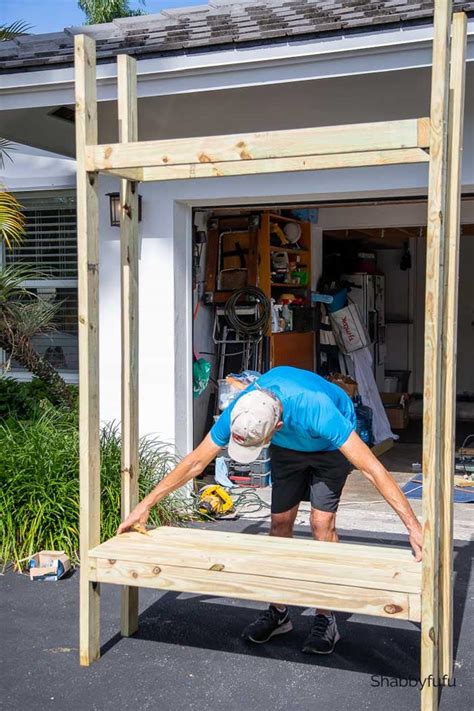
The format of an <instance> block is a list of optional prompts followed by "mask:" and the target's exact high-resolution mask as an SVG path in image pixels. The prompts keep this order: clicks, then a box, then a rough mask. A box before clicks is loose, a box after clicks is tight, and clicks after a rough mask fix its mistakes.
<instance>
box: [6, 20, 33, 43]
mask: <svg viewBox="0 0 474 711" xmlns="http://www.w3.org/2000/svg"><path fill="white" fill-rule="evenodd" d="M31 29H32V27H31V25H29V24H28V23H27V22H24V21H23V20H16V21H15V22H12V23H11V24H10V25H0V42H6V40H12V39H15V37H18V36H19V35H27V34H28V32H29V31H30V30H31Z"/></svg>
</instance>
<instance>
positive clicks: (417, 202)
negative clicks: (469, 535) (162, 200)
mask: <svg viewBox="0 0 474 711" xmlns="http://www.w3.org/2000/svg"><path fill="white" fill-rule="evenodd" d="M473 205H474V201H473V200H472V198H470V197H469V196H465V197H464V199H463V202H462V210H463V214H464V215H467V216H468V218H469V217H470V214H471V210H472V207H473ZM347 208H350V209H355V208H357V211H358V212H359V213H360V214H363V213H364V211H365V212H366V214H367V215H368V214H369V211H370V210H371V209H372V210H374V209H376V210H377V211H378V213H379V215H380V212H381V211H382V212H381V214H382V215H383V211H384V210H385V211H386V213H387V226H386V227H380V226H377V227H359V226H358V225H359V224H360V222H363V221H364V220H359V221H358V223H357V224H355V226H354V227H350V226H347V227H345V228H340V227H337V228H331V227H330V225H331V224H334V225H339V224H340V223H341V219H339V217H338V216H340V215H341V214H342V211H343V210H344V209H347ZM415 208H416V209H417V210H418V211H419V212H420V214H423V212H424V213H425V214H426V200H425V199H423V198H421V197H420V198H409V199H408V198H398V199H395V198H392V199H380V200H371V201H365V202H364V201H360V200H359V201H344V202H332V203H324V204H317V203H315V204H298V205H295V204H293V205H263V206H243V207H241V208H236V207H235V206H232V207H228V208H225V207H222V206H219V207H218V208H213V207H209V208H206V209H202V208H200V209H199V210H195V211H194V218H193V225H194V228H193V229H194V231H193V236H194V244H193V333H194V337H193V367H194V370H193V373H194V376H195V377H194V386H195V391H194V443H195V444H197V443H198V442H199V441H200V440H201V439H202V438H203V437H204V436H205V434H206V433H207V432H208V431H209V429H210V427H211V426H212V423H213V421H214V419H215V418H216V417H217V416H218V415H219V414H220V413H221V412H222V409H223V407H224V406H225V405H227V404H228V402H230V399H229V398H231V397H232V387H231V386H230V385H229V382H228V381H226V378H227V377H228V376H235V375H237V376H239V374H241V373H242V371H247V370H250V371H257V372H265V371H266V370H268V369H269V368H270V367H275V366H277V365H292V366H295V367H300V368H305V369H307V370H312V371H314V372H317V373H319V374H320V375H322V376H323V377H328V378H330V379H332V380H334V381H336V382H337V383H338V384H339V385H341V386H342V387H344V389H346V392H348V394H349V395H350V396H351V397H352V398H353V400H354V402H355V403H356V410H357V414H358V422H359V434H360V435H361V436H362V437H363V439H365V441H366V442H367V443H368V444H369V445H370V446H373V447H374V452H375V453H377V454H378V455H379V456H382V461H383V462H384V464H385V466H386V467H387V468H388V469H389V470H390V471H391V472H392V474H393V475H394V476H395V477H396V478H397V481H398V483H399V484H400V485H401V486H402V487H405V491H406V493H408V494H409V495H410V491H411V490H412V491H411V496H413V498H418V497H419V496H420V495H421V491H420V489H421V486H418V485H417V482H418V481H419V479H420V472H421V451H422V446H421V445H422V409H423V402H422V390H423V348H424V297H425V268H426V263H425V235H426V224H422V223H421V220H420V221H419V222H418V223H414V222H413V210H414V209H415ZM394 211H396V212H397V214H398V215H399V216H400V215H403V214H404V213H406V214H407V222H406V224H403V217H399V218H398V220H397V222H398V225H397V226H391V225H392V224H393V219H392V218H391V215H393V214H394ZM365 222H366V223H367V224H370V217H368V218H367V219H366V220H365ZM382 222H383V220H382ZM400 223H402V224H403V226H400ZM378 224H379V225H380V224H381V222H380V218H379V219H378ZM473 266H474V224H472V223H471V222H463V224H462V226H461V240H460V278H459V316H458V355H457V422H456V446H457V448H458V449H459V451H460V452H461V450H462V447H463V446H464V450H462V452H464V455H463V454H462V452H461V454H460V456H459V458H458V459H457V468H456V476H457V478H458V480H459V478H464V477H465V476H468V475H466V471H468V470H470V469H471V468H472V464H473V462H474V460H470V459H468V456H469V455H471V454H472V453H473V452H469V445H470V447H472V446H473V444H474V442H473V441H470V440H469V439H468V438H469V435H471V434H472V433H473V432H474V374H473V370H472V367H471V360H472V353H473V352H474V327H473V323H474V310H473V300H472V287H471V282H470V279H471V277H470V275H471V274H472V267H473ZM247 287H259V288H261V289H262V291H263V292H264V294H265V296H266V297H267V299H268V300H269V303H268V304H267V311H266V314H267V319H268V321H267V323H266V326H265V327H263V328H262V329H260V330H259V329H257V330H256V331H254V332H250V333H249V334H245V333H243V334H237V335H236V331H234V330H232V329H233V321H232V313H230V320H229V313H228V308H227V305H228V304H229V303H230V304H231V305H232V300H231V302H229V299H231V297H233V300H234V302H235V303H234V304H233V305H232V307H233V310H234V312H237V314H239V313H240V314H241V320H242V321H243V323H244V329H245V321H246V319H247V320H249V321H250V322H252V323H253V321H254V320H255V318H256V317H254V316H253V315H250V314H251V312H252V308H254V309H255V301H254V300H253V298H252V294H251V293H249V295H248V298H247V297H246V295H245V292H244V293H243V295H242V296H239V293H240V292H239V293H238V290H239V289H242V288H247ZM236 296H237V299H235V297H236ZM328 297H329V298H328ZM331 297H332V298H331ZM328 302H331V303H328ZM351 304H356V305H357V311H358V314H359V316H360V320H361V322H362V324H363V327H364V331H365V338H366V341H364V342H365V343H366V344H367V345H366V348H365V349H359V350H365V351H367V352H368V353H370V356H371V358H372V366H371V368H370V370H371V371H372V376H373V383H372V385H373V387H368V386H367V383H365V386H364V387H363V388H360V387H359V386H358V383H357V378H356V377H355V367H354V361H355V360H357V357H355V358H354V353H352V354H345V353H344V352H343V349H342V348H341V342H340V339H339V341H338V340H337V336H336V337H335V334H334V320H333V318H332V317H331V315H330V314H331V313H334V311H337V310H339V309H341V308H345V307H347V305H351ZM255 310H256V311H257V312H259V313H260V314H261V313H262V310H263V307H262V306H261V305H260V304H257V308H256V309H255ZM250 330H251V329H250ZM203 368H204V370H206V369H207V371H208V376H209V380H208V382H207V385H206V386H205V387H204V389H203V392H202V393H200V394H199V387H198V386H197V382H198V379H199V377H200V376H202V375H203V370H202V369H203ZM204 379H205V380H206V376H204ZM203 385H204V381H203V382H202V383H201V387H203ZM361 390H362V392H361ZM236 393H237V391H235V390H234V392H233V394H234V395H235V394H236ZM377 399H378V402H376V400H377ZM380 408H382V412H383V413H384V414H385V415H386V416H387V420H388V422H386V423H385V426H384V425H383V423H382V424H380V421H379V424H378V427H377V426H375V427H374V422H373V421H374V417H376V418H377V417H378V416H377V412H379V411H380ZM378 419H379V420H380V417H378ZM371 420H372V423H371V422H370V421H371ZM473 440H474V437H473ZM224 455H225V452H224ZM224 460H225V463H226V470H227V473H228V474H230V479H231V481H232V482H233V483H234V484H235V485H237V484H238V485H240V486H246V487H247V486H251V487H255V488H256V489H257V490H258V493H259V495H260V496H261V497H262V498H264V499H266V500H269V498H270V493H269V492H270V489H269V488H268V484H269V482H271V472H270V470H269V466H264V465H262V464H261V463H259V462H257V463H256V468H255V471H253V470H252V467H247V468H244V467H238V466H237V465H236V464H235V463H233V462H232V461H230V460H228V459H227V458H225V457H224ZM268 465H269V463H268ZM207 475H208V476H210V477H213V476H214V465H211V469H210V470H208V472H207ZM406 487H408V488H406ZM465 492H467V488H464V489H463V493H464V494H465ZM375 499H376V496H375V497H374V493H373V491H371V488H370V485H368V484H367V482H366V481H365V480H364V478H363V477H361V476H357V477H354V476H353V477H351V478H350V479H349V483H348V485H347V486H346V491H345V500H346V502H348V503H350V502H353V503H357V502H358V503H359V504H360V503H365V504H374V505H375V504H376V505H375V506H374V507H372V508H375V509H376V511H377V515H379V514H380V515H383V517H384V522H385V524H386V523H387V520H388V521H389V522H390V519H391V517H392V516H393V513H392V512H391V510H390V509H389V507H388V506H387V505H386V504H385V503H384V502H383V501H376V500H375ZM344 503H345V502H344V501H343V502H342V508H343V507H344ZM418 504H419V501H417V502H416V503H415V504H414V505H415V507H416V506H417V505H418ZM304 508H305V505H304V504H303V505H302V512H301V515H302V517H303V518H302V522H303V521H304V518H305V514H304ZM370 508H371V507H370V506H368V509H370ZM365 515H369V517H370V512H367V513H366V514H365ZM342 516H343V520H344V514H342ZM359 525H360V520H359ZM394 525H396V521H395V520H394Z"/></svg>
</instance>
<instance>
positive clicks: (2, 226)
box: [0, 186, 25, 249]
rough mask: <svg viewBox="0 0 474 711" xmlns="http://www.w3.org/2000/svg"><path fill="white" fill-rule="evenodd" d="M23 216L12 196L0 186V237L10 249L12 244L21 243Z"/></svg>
mask: <svg viewBox="0 0 474 711" xmlns="http://www.w3.org/2000/svg"><path fill="white" fill-rule="evenodd" d="M24 232H25V216H24V214H23V212H22V210H21V205H20V203H19V202H18V200H17V199H16V197H15V196H14V195H12V194H11V193H9V192H7V191H6V190H3V189H1V186H0V237H1V238H2V240H3V241H4V242H5V244H6V245H7V247H8V249H12V247H13V245H14V244H20V243H21V242H22V241H23V235H24Z"/></svg>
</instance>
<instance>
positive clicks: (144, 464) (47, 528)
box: [0, 403, 187, 569]
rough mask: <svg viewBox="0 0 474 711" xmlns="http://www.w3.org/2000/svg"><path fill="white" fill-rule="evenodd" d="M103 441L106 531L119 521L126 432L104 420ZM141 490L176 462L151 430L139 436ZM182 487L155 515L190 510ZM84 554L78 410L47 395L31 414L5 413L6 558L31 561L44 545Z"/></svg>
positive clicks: (0, 477) (1, 501)
mask: <svg viewBox="0 0 474 711" xmlns="http://www.w3.org/2000/svg"><path fill="white" fill-rule="evenodd" d="M100 448H101V501H100V504H101V536H102V540H105V539H107V538H110V537H111V536H113V535H114V534H115V532H116V529H117V526H118V525H119V523H120V434H119V428H118V426H117V425H116V424H109V425H106V426H105V427H103V429H102V431H101V437H100ZM139 452H140V478H139V482H140V498H141V497H142V496H144V495H145V494H147V493H148V492H149V491H150V490H151V489H152V488H153V487H154V486H155V485H156V484H157V482H158V481H159V480H160V479H161V478H163V476H165V474H167V472H168V471H169V470H170V469H172V468H173V466H174V465H175V464H176V456H175V454H174V453H173V452H172V450H171V448H170V446H169V445H167V444H165V443H163V442H160V441H159V440H157V439H155V438H152V437H144V438H142V439H141V441H140V450H139ZM186 508H187V507H186V505H185V502H184V500H183V498H182V496H180V495H179V494H175V495H174V496H169V497H167V498H166V499H165V500H164V501H162V502H160V504H158V506H156V507H154V509H153V510H152V512H151V515H150V519H149V521H150V523H151V524H153V525H157V526H159V525H163V524H177V523H178V522H179V521H180V520H183V518H186V517H187V513H186ZM44 549H46V550H63V551H65V552H66V553H67V555H68V556H69V557H70V558H71V560H72V561H73V562H77V561H78V554H79V433H78V416H77V413H76V412H68V411H66V410H63V409H58V408H54V407H53V406H52V405H51V404H49V403H44V405H43V408H42V412H41V413H40V414H39V415H38V416H37V417H36V418H35V419H32V420H27V421H18V420H14V419H13V418H8V419H5V420H3V421H0V560H1V562H2V565H3V567H5V566H7V565H9V564H13V566H14V567H15V568H16V569H21V567H24V565H25V562H26V561H27V560H28V559H29V557H30V556H31V555H32V554H33V553H35V552H37V551H39V550H44Z"/></svg>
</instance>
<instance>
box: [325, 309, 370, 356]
mask: <svg viewBox="0 0 474 711" xmlns="http://www.w3.org/2000/svg"><path fill="white" fill-rule="evenodd" d="M329 318H330V319H331V326H332V330H333V333H334V336H335V338H336V341H337V345H338V346H339V349H340V350H341V351H342V352H343V353H353V352H354V351H358V350H360V349H361V348H365V347H366V346H368V345H370V339H369V334H368V333H367V331H366V328H365V326H364V324H363V323H362V319H361V317H360V314H359V309H358V308H357V305H356V304H349V305H348V306H344V308H342V309H339V310H338V311H333V312H332V313H330V314H329Z"/></svg>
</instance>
